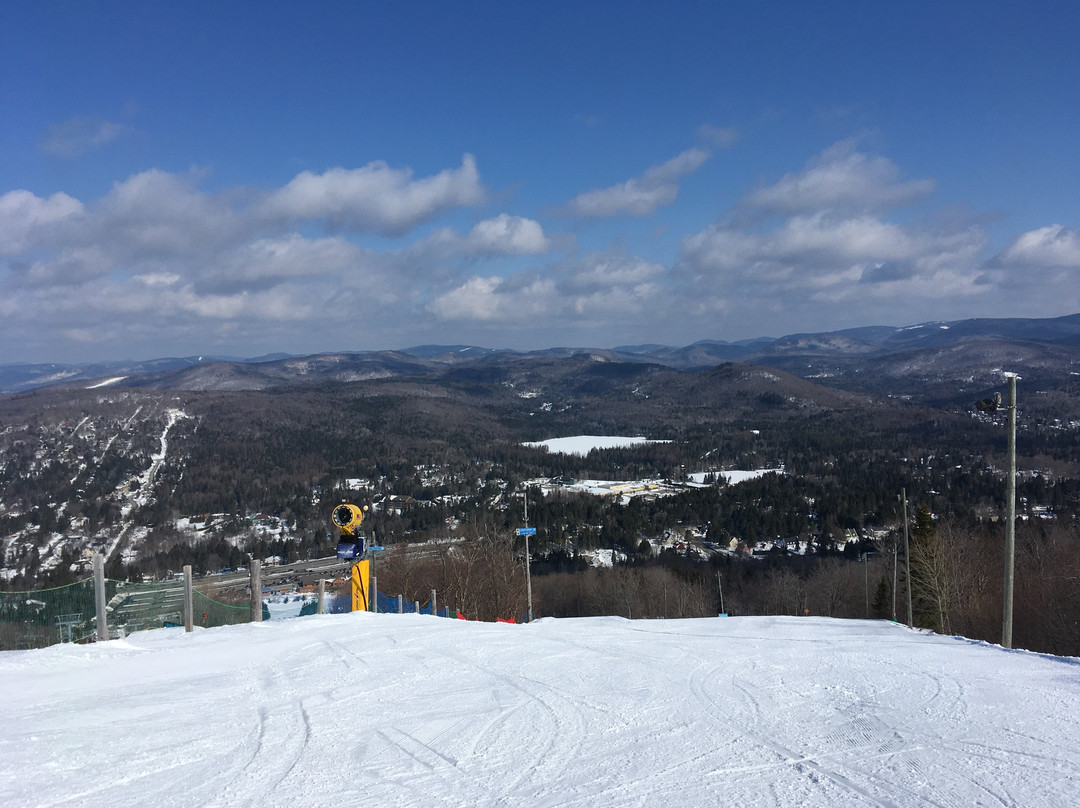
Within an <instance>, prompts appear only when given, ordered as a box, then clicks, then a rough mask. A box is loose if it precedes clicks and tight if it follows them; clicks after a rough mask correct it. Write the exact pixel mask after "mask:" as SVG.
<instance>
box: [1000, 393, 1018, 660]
mask: <svg viewBox="0 0 1080 808" xmlns="http://www.w3.org/2000/svg"><path fill="white" fill-rule="evenodd" d="M1006 504H1007V513H1006V515H1005V609H1004V615H1003V617H1002V621H1001V645H1002V647H1003V648H1012V629H1013V571H1014V570H1015V565H1016V374H1015V373H1010V374H1009V494H1008V499H1007V500H1006Z"/></svg>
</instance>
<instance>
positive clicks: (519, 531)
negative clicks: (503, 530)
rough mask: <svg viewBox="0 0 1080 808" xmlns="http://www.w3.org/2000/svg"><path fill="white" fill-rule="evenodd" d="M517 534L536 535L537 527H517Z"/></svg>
mask: <svg viewBox="0 0 1080 808" xmlns="http://www.w3.org/2000/svg"><path fill="white" fill-rule="evenodd" d="M517 534H518V535H519V536H535V535H536V528H535V527H519V528H518V529H517Z"/></svg>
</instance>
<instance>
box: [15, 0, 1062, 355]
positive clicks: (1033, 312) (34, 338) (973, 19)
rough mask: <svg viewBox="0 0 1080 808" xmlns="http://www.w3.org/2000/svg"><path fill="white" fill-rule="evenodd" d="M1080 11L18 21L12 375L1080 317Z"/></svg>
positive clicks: (533, 11) (351, 6)
mask: <svg viewBox="0 0 1080 808" xmlns="http://www.w3.org/2000/svg"><path fill="white" fill-rule="evenodd" d="M1077 42H1080V6H1078V5H1077V4H1075V3H1073V2H1057V3H1047V2H1027V3H1022V4H1021V3H1004V2H1002V3H984V2H974V1H972V2H948V1H946V2H925V3H918V2H916V3H890V4H881V3H866V2H833V3H828V4H825V3H805V2H753V3H752V2H729V3H716V2H708V3H677V4H666V3H665V4H661V3H620V4H612V3H587V2H585V3H583V2H576V3H539V2H537V3H522V2H500V3H488V2H471V3H422V2H410V3H345V2H341V3H302V4H301V3H275V2H233V3H225V4H221V3H193V2H176V3H141V2H140V3H125V2H109V3H92V2H71V3H55V2H40V3H33V4H30V3H7V4H3V5H0V120H2V122H3V125H2V126H0V344H2V345H3V351H2V352H0V361H55V362H69V361H83V360H91V359H119V358H150V357H156V356H166V355H189V354H226V355H234V356H256V355H261V354H263V353H268V352H272V351H285V352H289V353H309V352H322V351H338V350H368V349H382V348H402V347H407V346H411V345H417V344H421V343H430V342H436V343H447V344H452V343H472V344H478V345H484V346H488V347H513V348H542V347H552V346H560V345H561V346H565V345H576V346H589V347H611V346H615V345H620V344H635V343H645V342H661V343H668V344H675V345H683V344H689V343H691V342H694V341H696V340H700V339H723V340H739V339H746V338H752V337H757V336H766V335H768V336H780V335H783V334H789V333H794V332H799V331H822V330H834V329H838V328H845V327H853V326H861V325H875V324H892V325H906V324H912V323H917V322H923V321H927V320H938V319H960V318H964V317H976V316H986V317H999V316H1021V317H1050V316H1058V315H1063V314H1071V313H1075V312H1077V311H1080V191H1078V189H1080V149H1078V148H1077V144H1080V91H1078V89H1077V88H1078V87H1080V49H1078V48H1077V45H1076V43H1077Z"/></svg>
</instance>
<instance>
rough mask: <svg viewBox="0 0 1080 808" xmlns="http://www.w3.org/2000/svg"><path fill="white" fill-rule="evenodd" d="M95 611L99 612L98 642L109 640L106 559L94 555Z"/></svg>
mask: <svg viewBox="0 0 1080 808" xmlns="http://www.w3.org/2000/svg"><path fill="white" fill-rule="evenodd" d="M94 611H96V612H97V640H98V642H104V641H105V640H107V639H109V625H108V622H107V621H106V619H105V557H104V556H103V555H102V554H101V553H94Z"/></svg>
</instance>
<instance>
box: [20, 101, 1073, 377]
mask: <svg viewBox="0 0 1080 808" xmlns="http://www.w3.org/2000/svg"><path fill="white" fill-rule="evenodd" d="M118 136H119V133H117V132H116V131H114V130H111V129H109V128H108V127H107V126H97V125H96V124H94V122H93V121H89V122H87V121H84V122H79V123H75V124H66V125H61V126H59V127H57V129H56V132H54V133H52V134H51V135H50V138H51V141H49V142H52V143H53V146H52V147H50V148H52V149H53V151H54V152H56V153H57V154H59V153H61V152H64V151H65V149H66V150H67V153H69V154H72V155H74V154H78V153H80V152H79V149H81V148H89V147H90V146H92V145H93V143H94V142H101V141H107V140H109V139H110V138H112V137H118ZM699 136H701V137H702V138H703V139H706V140H709V141H710V142H711V143H712V144H713V145H714V146H716V147H717V148H722V149H723V151H722V152H717V153H716V154H714V153H713V152H712V151H710V150H709V149H705V148H689V149H686V150H685V151H683V152H681V153H679V154H677V155H676V156H674V157H671V158H668V159H663V156H662V155H660V156H659V158H660V159H659V161H658V162H656V163H654V164H653V165H651V166H647V167H645V168H644V169H642V170H641V171H640V173H637V174H635V175H633V176H630V177H628V178H626V179H625V180H623V181H621V182H618V183H615V184H613V185H610V186H606V187H600V188H592V189H589V188H585V189H583V190H581V191H580V193H578V194H577V195H576V196H573V197H572V198H570V199H569V200H563V201H561V202H559V203H558V204H556V205H551V206H548V207H546V208H535V209H534V207H527V208H524V209H519V208H518V207H517V204H516V200H517V198H518V196H517V195H516V194H515V193H514V192H513V190H509V191H508V190H506V189H501V188H495V189H492V188H489V187H487V186H486V185H485V183H484V180H483V173H482V165H483V160H482V155H481V156H479V157H474V156H473V155H471V154H465V155H463V156H462V158H461V162H460V164H459V165H457V166H450V167H446V168H443V169H441V170H438V171H435V172H433V173H430V174H427V175H421V174H419V173H418V172H416V171H414V170H413V169H411V168H410V167H408V166H393V165H390V164H388V163H386V162H383V161H372V162H368V163H367V164H365V165H361V166H359V167H355V168H347V167H340V166H339V167H334V168H329V169H326V170H324V171H322V172H314V171H302V172H301V173H299V174H296V175H295V176H294V177H293V178H292V179H291V180H289V181H288V182H286V183H284V184H283V185H281V186H280V187H277V188H269V189H258V188H251V187H242V186H234V187H226V188H221V189H218V190H213V191H208V190H204V187H205V186H207V185H209V179H210V178H211V176H212V175H211V174H209V173H208V172H205V171H200V170H191V171H189V172H186V173H174V172H169V171H165V170H161V169H148V170H146V171H142V172H140V173H137V174H134V175H132V176H129V177H127V178H126V179H123V180H119V181H116V182H115V183H114V184H113V186H112V188H111V189H109V190H108V192H107V193H105V194H104V195H103V196H101V197H100V198H97V199H78V198H76V197H75V196H73V195H70V194H68V193H65V192H64V191H55V192H53V193H48V194H38V193H35V192H34V191H32V190H28V189H21V188H17V189H10V190H7V191H6V192H2V193H0V318H2V322H0V334H2V338H3V340H4V343H5V344H6V345H9V346H18V349H17V350H15V351H14V352H13V355H12V356H11V357H10V358H12V359H26V360H31V361H43V360H47V359H55V360H58V361H59V360H66V359H74V358H121V357H139V356H150V355H163V354H165V353H174V354H184V353H195V352H210V351H215V350H217V351H221V350H228V352H230V353H234V354H236V353H245V354H248V355H254V354H256V353H259V352H264V351H269V350H290V351H297V352H301V351H318V350H340V349H350V348H354V349H360V348H384V347H403V346H405V345H408V344H415V343H418V342H428V341H446V342H461V341H471V342H479V343H484V344H491V345H498V346H503V347H541V346H550V345H557V344H591V345H597V346H602V345H614V344H618V343H620V342H626V341H633V342H640V341H650V342H664V341H666V342H672V343H684V344H685V343H686V342H691V341H693V340H696V339H703V338H721V339H740V338H746V337H752V336H760V335H765V334H771V335H777V334H780V333H791V332H794V331H798V330H807V329H810V328H816V329H826V328H828V329H832V328H835V327H844V326H852V325H864V324H870V323H876V322H881V323H892V324H902V323H905V322H919V321H924V320H928V319H936V318H950V319H951V318H959V317H963V316H981V315H985V316H1001V315H1003V314H1008V313H1015V314H1017V315H1019V316H1054V315H1057V314H1066V313H1071V312H1074V311H1077V310H1080V292H1078V291H1076V290H1078V289H1080V284H1078V283H1077V280H1078V279H1080V278H1078V276H1080V232H1078V231H1076V230H1073V229H1070V228H1068V227H1065V226H1063V225H1061V224H1058V223H1054V222H1047V223H1046V224H1045V225H1044V226H1042V227H1039V228H1036V229H1033V230H1030V231H1028V232H1018V233H1015V234H1013V235H1012V236H1011V238H1010V239H1009V240H1008V241H1007V243H1005V244H1003V245H995V244H994V242H993V239H992V238H991V236H990V234H989V233H988V231H987V229H986V226H985V224H984V223H983V220H984V219H985V216H984V215H982V214H979V213H978V212H977V211H976V212H969V213H967V214H963V213H961V214H957V213H956V212H955V211H947V210H943V209H940V208H935V206H934V196H935V193H936V192H937V183H936V182H935V180H934V179H933V178H928V177H916V178H909V177H907V176H906V175H905V172H904V170H903V169H902V167H900V166H898V165H896V164H895V163H894V162H893V161H892V160H890V159H889V158H888V157H886V156H883V155H880V154H872V153H868V152H866V151H864V150H862V149H860V147H859V145H858V144H857V143H856V142H854V141H849V140H845V141H841V142H838V143H836V144H834V145H833V146H831V147H829V148H828V149H826V150H824V151H823V152H821V153H820V154H818V155H816V156H810V158H809V159H808V161H807V162H806V164H805V165H804V166H803V167H802V168H801V169H795V170H791V167H786V166H778V167H777V169H778V170H777V171H776V172H775V174H774V175H773V178H772V179H771V180H770V179H768V178H766V179H764V180H762V181H761V182H760V183H759V184H757V185H755V186H754V187H749V188H745V189H743V190H742V192H741V196H739V198H738V202H737V203H736V204H734V205H732V206H730V207H727V208H726V209H724V208H718V209H716V210H707V211H704V214H705V216H706V218H707V219H709V220H711V224H708V225H707V226H705V227H703V228H702V227H700V226H698V227H689V228H686V229H685V230H684V231H681V232H671V228H673V227H678V222H680V221H683V220H684V218H685V220H687V221H692V220H695V219H698V220H699V219H700V218H701V216H702V210H701V209H700V205H701V204H702V203H701V201H700V200H702V199H705V200H708V199H710V194H709V193H708V189H709V187H710V184H715V183H720V182H722V181H723V180H722V176H723V172H722V167H723V164H724V162H725V161H728V160H736V159H738V149H739V147H740V145H741V144H744V143H745V142H746V138H744V137H741V136H740V135H739V133H738V132H736V131H735V130H734V129H733V128H727V129H725V128H719V127H703V128H702V129H701V130H699ZM65 142H66V143H68V144H69V145H67V146H64V145H63V144H64V143H65ZM79 144H81V145H79ZM43 148H45V147H44V146H43ZM552 170H553V171H557V170H558V168H553V169H552ZM690 186H693V187H694V190H695V194H694V200H695V201H693V202H692V203H691V202H687V203H686V204H687V205H691V204H693V205H694V206H695V207H694V208H693V209H692V210H691V209H689V208H688V209H687V212H688V213H692V214H693V215H687V216H685V217H683V216H681V215H679V211H680V210H681V209H679V208H678V207H677V205H679V204H682V193H681V192H682V191H683V190H684V189H686V188H688V187H690ZM665 211H667V213H665ZM662 213H664V219H663V221H662V222H660V221H659V220H658V221H657V222H656V223H653V222H651V220H652V219H658V217H659V216H660V215H661V214H662ZM620 227H628V228H632V229H631V230H626V231H621V230H620V229H619V228H620ZM650 227H655V228H656V229H657V231H658V232H659V231H660V230H663V231H664V232H668V233H671V239H670V243H671V244H672V245H674V246H672V247H670V248H664V247H662V246H657V247H655V248H654V247H651V246H649V244H650V242H649V240H648V239H639V238H636V235H637V234H639V233H640V232H642V230H643V229H648V228H650ZM596 228H601V229H599V230H597V229H596ZM629 233H633V234H634V235H635V238H630V237H628V236H627V235H625V234H629ZM658 243H659V242H658ZM1062 291H1064V292H1065V293H1064V294H1062ZM64 351H68V352H69V353H68V354H65V355H63V356H61V355H58V354H61V353H63V352H64Z"/></svg>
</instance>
